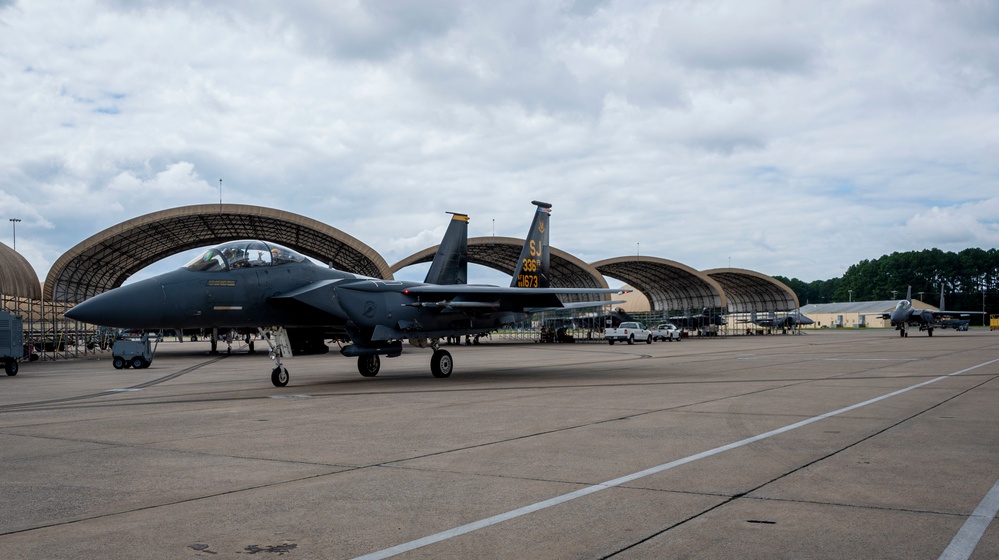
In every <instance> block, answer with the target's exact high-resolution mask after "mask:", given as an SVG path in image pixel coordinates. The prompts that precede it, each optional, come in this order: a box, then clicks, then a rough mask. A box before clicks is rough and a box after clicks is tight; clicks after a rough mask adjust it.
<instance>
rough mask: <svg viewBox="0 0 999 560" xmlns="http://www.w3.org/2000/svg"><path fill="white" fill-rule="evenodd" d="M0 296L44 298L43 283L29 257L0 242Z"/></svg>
mask: <svg viewBox="0 0 999 560" xmlns="http://www.w3.org/2000/svg"><path fill="white" fill-rule="evenodd" d="M0 296H9V297H16V298H26V299H33V300H38V299H41V298H42V284H41V282H39V281H38V274H37V273H35V269H34V268H32V267H31V264H29V263H28V259H25V258H24V257H23V256H21V254H20V253H18V252H16V251H14V250H13V249H11V248H10V247H8V246H6V245H4V244H3V243H0Z"/></svg>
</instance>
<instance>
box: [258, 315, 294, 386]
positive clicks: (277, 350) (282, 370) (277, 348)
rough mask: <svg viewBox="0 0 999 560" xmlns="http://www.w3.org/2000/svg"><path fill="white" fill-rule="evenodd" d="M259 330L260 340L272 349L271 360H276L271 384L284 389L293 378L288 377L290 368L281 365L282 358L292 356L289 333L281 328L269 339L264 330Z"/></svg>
mask: <svg viewBox="0 0 999 560" xmlns="http://www.w3.org/2000/svg"><path fill="white" fill-rule="evenodd" d="M258 330H259V331H260V338H263V339H264V340H266V341H267V345H268V346H270V347H271V359H272V360H274V369H273V370H271V383H273V384H274V386H275V387H284V386H286V385H287V384H288V380H289V379H290V378H291V377H290V376H289V375H288V368H286V367H284V366H283V365H281V356H285V355H287V356H291V345H290V344H289V343H288V332H287V331H285V330H284V327H281V328H278V329H277V330H275V331H274V336H273V337H268V336H265V335H264V330H263V329H258ZM272 338H273V339H274V340H273V341H272V340H271V339H272Z"/></svg>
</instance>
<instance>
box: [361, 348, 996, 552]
mask: <svg viewBox="0 0 999 560" xmlns="http://www.w3.org/2000/svg"><path fill="white" fill-rule="evenodd" d="M996 362H999V358H997V359H995V360H990V361H988V362H984V363H981V364H978V365H977V366H971V367H969V368H965V369H962V370H960V371H955V372H953V373H948V374H947V375H941V376H940V377H935V378H933V379H930V380H928V381H923V382H922V383H917V384H915V385H912V386H910V387H906V388H904V389H899V390H897V391H892V392H891V393H887V394H884V395H881V396H880V397H875V398H873V399H869V400H866V401H864V402H861V403H857V404H854V405H850V406H847V407H844V408H841V409H839V410H834V411H832V412H827V413H825V414H820V415H818V416H814V417H812V418H808V419H806V420H802V421H800V422H795V423H794V424H788V425H787V426H784V427H783V428H777V429H776V430H771V431H769V432H766V433H763V434H760V435H757V436H752V437H748V438H746V439H742V440H739V441H736V442H733V443H729V444H727V445H723V446H721V447H716V448H714V449H709V450H708V451H702V452H700V453H697V454H695V455H690V456H689V457H684V458H683V459H677V460H676V461H670V462H669V463H664V464H662V465H659V466H656V467H652V468H648V469H645V470H643V471H638V472H636V473H632V474H629V475H625V476H622V477H619V478H615V479H613V480H608V481H607V482H602V483H600V484H595V485H593V486H588V487H586V488H581V489H579V490H576V491H575V492H569V493H568V494H563V495H561V496H555V497H554V498H550V499H548V500H544V501H541V502H537V503H534V504H530V505H526V506H524V507H522V508H517V509H514V510H510V511H508V512H506V513H501V514H499V515H494V516H492V517H487V518H485V519H480V520H479V521H473V522H472V523H468V524H465V525H461V526H459V527H455V528H453V529H448V530H446V531H441V532H440V533H436V534H434V535H429V536H426V537H423V538H421V539H416V540H413V541H409V542H406V543H402V544H398V545H396V546H393V547H391V548H386V549H384V550H379V551H377V552H372V553H370V554H365V555H363V556H358V557H357V558H355V559H354V560H379V559H381V558H390V557H392V556H395V555H397V554H402V553H403V552H409V551H410V550H416V549H417V548H422V547H424V546H427V545H431V544H434V543H438V542H441V541H446V540H448V539H451V538H454V537H457V536H459V535H464V534H465V533H471V532H472V531H477V530H479V529H483V528H485V527H489V526H492V525H496V524H498V523H502V522H504V521H509V520H511V519H515V518H517V517H521V516H523V515H527V514H529V513H534V512H536V511H540V510H543V509H547V508H550V507H552V506H556V505H558V504H562V503H565V502H569V501H572V500H575V499H576V498H582V497H583V496H588V495H590V494H593V493H595V492H599V491H601V490H606V489H608V488H614V487H615V486H620V485H622V484H625V483H628V482H632V481H635V480H638V479H640V478H645V477H647V476H650V475H653V474H657V473H661V472H664V471H668V470H670V469H674V468H676V467H679V466H682V465H686V464H688V463H693V462H694V461H697V460H700V459H704V458H706V457H711V456H713V455H718V454H719V453H723V452H725V451H731V450H733V449H738V448H739V447H743V446H745V445H749V444H750V443H755V442H757V441H761V440H764V439H767V438H771V437H773V436H776V435H780V434H783V433H785V432H790V431H791V430H796V429H798V428H802V427H804V426H807V425H809V424H814V423H815V422H818V421H820V420H825V419H826V418H832V417H833V416H838V415H840V414H844V413H846V412H850V411H853V410H856V409H858V408H862V407H865V406H867V405H870V404H874V403H876V402H880V401H883V400H885V399H890V398H892V397H897V396H898V395H901V394H903V393H908V392H909V391H912V390H914V389H919V388H920V387H925V386H927V385H930V384H931V383H936V382H937V381H941V380H944V379H947V378H950V377H954V376H955V375H961V374H962V373H967V372H969V371H972V370H975V369H978V368H980V367H984V366H987V365H990V364H994V363H996ZM994 491H995V488H993V492H994ZM989 494H990V495H991V494H992V492H990V493H989ZM975 511H976V513H977V511H978V510H975ZM974 517H975V516H974V515H972V518H974ZM968 522H971V519H969V520H968ZM962 531H963V529H962ZM975 543H976V544H977V540H976V541H975ZM973 548H974V547H972V549H973ZM962 558H967V557H966V556H965V557H962Z"/></svg>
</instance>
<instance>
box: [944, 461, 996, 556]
mask: <svg viewBox="0 0 999 560" xmlns="http://www.w3.org/2000/svg"><path fill="white" fill-rule="evenodd" d="M996 512H999V481H997V482H996V484H995V486H993V487H992V490H989V492H988V494H985V497H984V498H982V503H980V504H978V507H977V508H975V511H974V512H972V514H971V517H969V518H968V520H967V521H965V522H964V526H963V527H961V530H960V531H958V532H957V534H956V535H954V540H952V541H950V544H949V545H947V548H946V549H944V551H943V554H941V555H940V560H968V558H971V553H972V552H974V551H975V547H976V546H978V541H979V540H981V538H982V535H984V534H985V530H986V529H988V528H989V523H992V520H993V519H994V518H995V516H996Z"/></svg>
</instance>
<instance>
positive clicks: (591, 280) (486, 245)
mask: <svg viewBox="0 0 999 560" xmlns="http://www.w3.org/2000/svg"><path fill="white" fill-rule="evenodd" d="M523 247H524V240H523V239H517V238H515V237H493V236H489V237H473V238H471V239H469V240H468V262H470V263H475V264H480V265H483V266H488V267H489V268H492V269H493V270H498V271H500V272H503V273H505V274H510V275H512V274H513V272H514V270H515V269H516V268H517V260H518V259H519V258H520V252H521V249H523ZM438 248H440V245H435V246H433V247H430V248H427V249H424V250H422V251H419V252H417V253H413V254H412V255H410V256H408V257H406V258H404V259H402V260H400V261H399V262H397V263H395V264H394V265H392V268H391V271H392V272H393V273H395V272H398V271H400V270H402V269H403V268H405V267H407V266H410V265H414V264H418V263H424V262H432V261H433V260H434V255H435V254H437V249H438ZM548 249H549V258H550V260H549V263H550V265H551V274H552V277H551V285H552V287H553V288H607V287H608V286H607V281H606V280H604V279H603V276H601V274H600V273H599V272H598V271H597V270H596V269H595V268H593V267H592V266H591V265H588V264H586V263H585V262H583V261H582V260H580V259H578V258H577V257H575V256H573V255H571V254H569V253H566V252H565V251H562V250H560V249H557V248H555V247H551V246H549V248H548ZM561 298H562V299H563V301H566V302H570V301H573V302H574V301H601V300H605V299H608V298H607V296H605V295H600V294H579V295H564V296H561Z"/></svg>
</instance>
